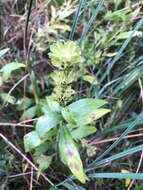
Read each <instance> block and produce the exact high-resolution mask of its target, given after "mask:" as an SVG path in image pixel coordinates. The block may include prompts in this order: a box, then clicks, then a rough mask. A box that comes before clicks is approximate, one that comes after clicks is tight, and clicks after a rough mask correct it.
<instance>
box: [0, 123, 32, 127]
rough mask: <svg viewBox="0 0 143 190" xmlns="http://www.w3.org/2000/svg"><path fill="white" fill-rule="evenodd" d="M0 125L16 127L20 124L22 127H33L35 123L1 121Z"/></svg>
mask: <svg viewBox="0 0 143 190" xmlns="http://www.w3.org/2000/svg"><path fill="white" fill-rule="evenodd" d="M0 126H11V127H16V126H20V127H24V126H25V127H32V128H33V125H24V124H22V123H0Z"/></svg>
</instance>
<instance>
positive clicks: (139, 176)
mask: <svg viewBox="0 0 143 190" xmlns="http://www.w3.org/2000/svg"><path fill="white" fill-rule="evenodd" d="M88 177H89V178H113V179H128V178H129V179H138V180H143V173H137V174H136V173H94V174H89V175H88Z"/></svg>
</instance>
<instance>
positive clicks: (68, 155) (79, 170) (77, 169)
mask: <svg viewBox="0 0 143 190" xmlns="http://www.w3.org/2000/svg"><path fill="white" fill-rule="evenodd" d="M59 151H60V157H61V160H62V161H63V163H65V164H67V165H68V167H69V169H70V170H71V172H72V173H73V174H74V175H75V176H76V177H77V179H78V180H79V181H80V182H82V183H85V181H86V176H85V174H84V172H83V165H82V161H81V159H80V155H79V152H78V150H77V147H76V145H75V143H74V141H73V139H72V136H71V134H70V132H69V130H68V128H67V127H66V126H62V127H61V128H60V139H59Z"/></svg>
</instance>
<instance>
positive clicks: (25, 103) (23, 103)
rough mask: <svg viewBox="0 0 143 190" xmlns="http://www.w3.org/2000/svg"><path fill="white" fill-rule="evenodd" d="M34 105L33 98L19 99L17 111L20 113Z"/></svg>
mask: <svg viewBox="0 0 143 190" xmlns="http://www.w3.org/2000/svg"><path fill="white" fill-rule="evenodd" d="M32 103H33V100H32V98H28V97H25V99H24V98H22V99H18V101H17V102H16V104H17V107H16V109H17V110H18V111H22V110H24V108H25V109H27V108H29V107H30V106H31V105H32Z"/></svg>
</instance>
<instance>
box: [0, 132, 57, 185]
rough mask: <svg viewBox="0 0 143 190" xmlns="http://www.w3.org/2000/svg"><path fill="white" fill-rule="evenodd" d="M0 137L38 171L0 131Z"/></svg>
mask: <svg viewBox="0 0 143 190" xmlns="http://www.w3.org/2000/svg"><path fill="white" fill-rule="evenodd" d="M0 137H1V138H2V139H3V140H4V141H5V142H6V143H8V144H9V145H10V146H11V147H12V148H13V149H14V150H16V152H18V153H19V154H20V155H21V156H22V157H23V158H24V159H25V160H26V161H27V162H28V163H29V164H30V165H31V166H32V167H33V168H34V169H35V170H36V171H38V168H37V167H36V166H35V165H34V164H33V163H32V162H31V161H30V160H29V159H28V158H27V157H26V156H25V155H24V154H23V153H22V152H21V151H20V150H19V149H18V148H16V146H15V145H14V144H12V143H11V142H10V141H9V140H8V139H7V138H6V137H5V136H4V135H3V134H1V133H0ZM41 176H42V177H44V179H45V180H46V181H48V183H49V184H50V185H52V186H54V187H55V185H54V184H53V183H52V182H51V181H50V180H49V179H48V178H47V177H46V176H45V175H44V174H43V173H41Z"/></svg>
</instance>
